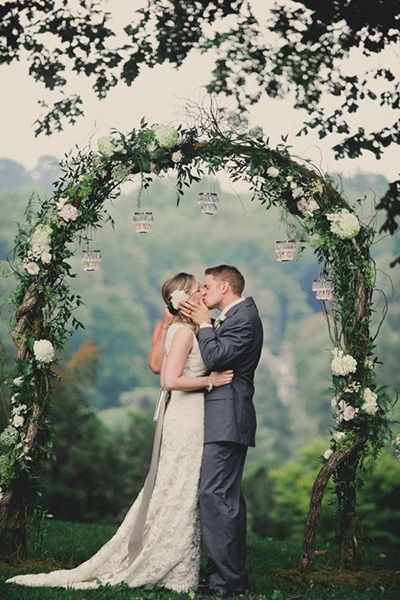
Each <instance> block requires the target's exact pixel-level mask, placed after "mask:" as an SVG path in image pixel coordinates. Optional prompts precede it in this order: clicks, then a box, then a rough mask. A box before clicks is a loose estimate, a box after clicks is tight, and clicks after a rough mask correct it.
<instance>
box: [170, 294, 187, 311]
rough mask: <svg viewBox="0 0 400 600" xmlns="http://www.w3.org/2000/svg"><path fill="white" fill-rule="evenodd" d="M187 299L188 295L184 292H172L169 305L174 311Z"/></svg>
mask: <svg viewBox="0 0 400 600" xmlns="http://www.w3.org/2000/svg"><path fill="white" fill-rule="evenodd" d="M188 298H189V294H188V293H187V292H185V290H174V291H173V292H172V294H171V304H172V306H173V307H174V308H175V310H178V309H179V304H180V303H181V302H183V301H184V300H187V299H188Z"/></svg>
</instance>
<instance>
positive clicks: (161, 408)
mask: <svg viewBox="0 0 400 600" xmlns="http://www.w3.org/2000/svg"><path fill="white" fill-rule="evenodd" d="M170 396H171V393H170V392H167V391H166V390H163V389H162V390H161V391H160V397H159V399H158V402H157V406H156V410H155V412H154V417H153V420H154V421H157V425H156V431H155V434H154V442H153V452H152V455H151V463H150V469H149V472H148V474H147V477H146V481H145V483H144V486H143V490H142V498H141V502H140V506H139V511H138V513H137V515H136V521H135V523H134V525H133V529H132V533H131V537H130V539H129V542H128V559H129V564H132V563H133V561H134V560H136V558H137V556H138V555H139V554H140V552H141V550H142V548H143V536H144V527H145V524H146V517H147V513H148V510H149V505H150V500H151V495H152V493H153V489H154V484H155V481H156V477H157V469H158V461H159V458H160V448H161V439H162V430H163V424H164V416H165V409H166V406H167V403H168V400H169V398H170Z"/></svg>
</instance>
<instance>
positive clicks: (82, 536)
mask: <svg viewBox="0 0 400 600" xmlns="http://www.w3.org/2000/svg"><path fill="white" fill-rule="evenodd" d="M114 531H115V527H112V526H109V525H97V524H83V523H67V522H62V521H48V522H47V523H46V526H45V529H44V537H43V545H42V548H41V550H40V549H39V548H37V547H36V548H35V547H34V546H33V544H32V541H31V543H30V545H29V560H28V561H26V562H25V563H24V564H20V565H10V564H8V563H7V560H6V559H5V558H4V557H3V558H2V559H1V562H0V599H1V600H26V599H28V598H29V599H32V600H50V599H51V600H61V599H63V600H64V599H67V598H68V599H69V598H70V599H75V600H90V599H92V598H93V599H94V598H95V599H96V600H106V599H107V600H128V599H137V600H138V599H139V598H142V599H143V600H155V599H156V598H160V600H163V599H164V600H167V599H168V600H173V599H174V598H176V599H178V598H181V599H183V598H193V597H194V594H176V593H172V592H163V591H162V590H156V591H152V592H144V591H143V590H140V589H137V590H135V589H129V588H128V587H127V586H118V587H114V588H111V587H103V588H100V589H97V590H88V591H87V590H75V591H74V590H71V591H70V590H64V589H52V588H27V587H24V586H16V585H10V584H6V583H4V581H5V579H7V578H8V577H10V576H12V575H15V574H17V573H24V572H25V573H26V572H35V571H36V572H40V571H45V570H52V569H54V568H61V567H62V568H69V567H72V566H74V565H76V564H79V563H80V562H82V561H83V560H85V559H87V558H88V557H90V556H91V555H92V554H94V553H95V552H96V550H97V549H98V548H99V547H100V546H101V545H102V544H104V542H105V541H107V540H108V539H109V538H110V536H111V535H112V534H113V533H114ZM299 550H300V545H299V543H296V542H289V541H287V542H278V541H274V540H256V539H251V540H250V541H249V552H248V567H249V571H250V578H251V584H252V589H253V591H252V593H251V594H249V596H248V599H249V600H250V599H253V600H261V599H271V600H298V599H307V600H325V599H329V600H330V599H332V600H333V599H335V600H354V599H356V598H357V599H362V600H380V599H387V600H394V599H395V598H399V597H400V578H399V575H396V574H395V570H396V569H399V566H398V564H397V565H396V560H397V553H396V552H395V551H392V552H388V551H382V550H381V549H368V551H367V552H366V556H365V558H364V560H363V565H362V569H363V573H362V574H361V576H360V577H359V578H358V581H359V582H358V584H357V586H358V587H354V586H350V585H349V584H346V585H344V584H343V582H342V583H341V584H340V582H339V578H340V576H341V575H340V573H339V574H335V576H334V577H333V578H332V573H331V572H330V571H329V570H328V569H327V568H326V567H325V568H324V567H323V564H322V562H321V565H320V568H319V569H318V570H317V571H316V572H315V573H313V574H310V575H309V576H308V579H307V580H303V581H302V580H300V579H297V580H296V581H293V580H290V579H287V578H286V576H287V575H288V573H289V569H291V568H293V567H294V566H295V565H296V562H297V560H298V556H299ZM382 552H383V554H382ZM319 560H320V561H323V560H324V557H323V556H322V557H321V558H320V559H319ZM277 569H278V570H279V569H281V570H282V571H281V572H280V573H277V572H276V570H277ZM286 570H287V571H286ZM345 577H346V581H348V580H349V577H348V574H345ZM351 578H352V579H353V582H354V580H355V577H353V576H351ZM321 579H324V580H325V581H328V583H324V584H322V583H320V582H321ZM329 581H330V582H329ZM198 597H199V596H198Z"/></svg>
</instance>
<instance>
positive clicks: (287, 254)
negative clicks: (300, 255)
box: [274, 240, 298, 262]
mask: <svg viewBox="0 0 400 600" xmlns="http://www.w3.org/2000/svg"><path fill="white" fill-rule="evenodd" d="M297 250H298V244H297V242H295V241H294V240H289V241H287V242H286V241H278V242H275V249H274V251H275V257H276V260H278V261H279V262H288V261H291V260H295V258H296V251H297Z"/></svg>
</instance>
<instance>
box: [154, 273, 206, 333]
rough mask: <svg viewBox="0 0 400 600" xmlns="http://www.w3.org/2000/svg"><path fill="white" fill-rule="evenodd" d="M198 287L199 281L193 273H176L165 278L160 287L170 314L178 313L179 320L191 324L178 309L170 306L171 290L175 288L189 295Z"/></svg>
mask: <svg viewBox="0 0 400 600" xmlns="http://www.w3.org/2000/svg"><path fill="white" fill-rule="evenodd" d="M198 287H199V282H198V281H197V279H196V277H195V276H194V275H190V274H189V273H177V274H176V275H174V276H173V277H171V278H170V279H167V281H166V282H165V283H164V284H163V286H162V288H161V294H162V297H163V300H164V302H165V304H166V305H167V308H168V310H169V312H170V313H171V315H174V316H176V315H179V320H180V321H183V322H185V323H190V324H191V325H193V323H192V321H191V319H188V318H186V317H185V316H184V315H182V314H181V313H180V310H179V309H177V308H174V307H173V306H172V303H171V296H172V294H173V292H175V291H177V290H179V291H182V292H186V293H187V294H188V296H191V295H192V294H194V292H195V291H196V290H197V288H198Z"/></svg>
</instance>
